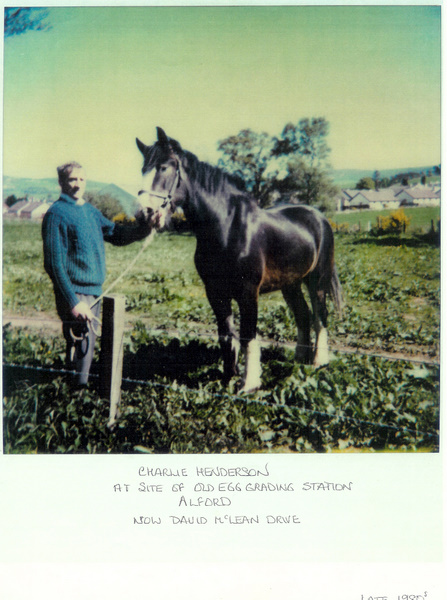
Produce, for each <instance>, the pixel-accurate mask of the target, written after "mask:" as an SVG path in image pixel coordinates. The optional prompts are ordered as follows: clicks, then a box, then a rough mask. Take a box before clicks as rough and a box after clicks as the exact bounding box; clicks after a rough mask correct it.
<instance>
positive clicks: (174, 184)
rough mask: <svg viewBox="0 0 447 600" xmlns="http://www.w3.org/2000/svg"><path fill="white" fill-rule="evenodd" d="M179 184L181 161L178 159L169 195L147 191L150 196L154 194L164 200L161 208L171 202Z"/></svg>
mask: <svg viewBox="0 0 447 600" xmlns="http://www.w3.org/2000/svg"><path fill="white" fill-rule="evenodd" d="M179 184H180V163H179V161H178V160H177V168H176V170H175V177H174V181H173V182H172V185H171V189H170V190H169V192H168V193H167V195H164V194H155V193H154V192H147V193H148V194H149V196H154V197H155V198H162V199H163V202H162V204H161V206H160V208H166V207H167V205H168V204H169V203H170V202H171V200H172V197H173V194H174V191H175V190H176V189H177V187H178V186H179Z"/></svg>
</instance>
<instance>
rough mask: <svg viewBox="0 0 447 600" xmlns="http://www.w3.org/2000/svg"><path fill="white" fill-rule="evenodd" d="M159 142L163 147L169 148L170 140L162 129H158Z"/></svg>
mask: <svg viewBox="0 0 447 600" xmlns="http://www.w3.org/2000/svg"><path fill="white" fill-rule="evenodd" d="M157 140H158V142H159V143H160V144H161V145H162V146H169V138H168V136H167V135H166V133H165V132H164V131H163V129H162V128H161V127H157Z"/></svg>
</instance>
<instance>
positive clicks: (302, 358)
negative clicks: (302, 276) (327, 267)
mask: <svg viewBox="0 0 447 600" xmlns="http://www.w3.org/2000/svg"><path fill="white" fill-rule="evenodd" d="M282 295H283V296H284V300H285V301H286V303H287V305H288V307H289V308H290V310H291V311H292V313H293V316H294V317H295V323H296V327H297V330H298V336H297V342H296V349H295V359H296V360H297V361H298V362H301V363H304V364H309V363H311V361H312V346H311V343H310V319H311V313H310V310H309V307H308V306H307V302H306V300H305V298H304V296H303V291H302V289H301V282H300V281H297V282H296V283H293V284H291V285H288V286H287V287H284V288H283V289H282Z"/></svg>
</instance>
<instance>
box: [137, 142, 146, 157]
mask: <svg viewBox="0 0 447 600" xmlns="http://www.w3.org/2000/svg"><path fill="white" fill-rule="evenodd" d="M135 141H136V142H137V146H138V149H139V151H140V152H141V154H142V155H143V156H144V155H145V154H146V148H147V146H146V144H143V142H140V140H139V139H138V138H136V140H135Z"/></svg>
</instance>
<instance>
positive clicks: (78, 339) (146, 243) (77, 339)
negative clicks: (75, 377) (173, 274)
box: [70, 229, 155, 360]
mask: <svg viewBox="0 0 447 600" xmlns="http://www.w3.org/2000/svg"><path fill="white" fill-rule="evenodd" d="M154 236H155V229H152V231H151V232H150V234H149V235H148V236H147V237H146V239H145V240H144V242H143V245H142V246H141V248H140V250H139V252H138V254H137V255H136V256H135V257H134V258H133V260H132V261H131V263H130V264H129V265H128V266H127V267H126V269H125V270H124V271H123V272H122V273H121V275H120V276H119V277H117V279H115V281H114V282H113V283H112V284H111V285H110V286H109V287H108V288H107V289H106V291H105V292H103V293H102V294H101V295H100V296H98V297H97V298H96V300H95V301H94V302H92V304H90V308H93V307H94V306H95V304H98V302H99V301H100V300H102V299H103V298H104V296H107V294H110V292H111V291H112V289H113V288H114V287H115V286H116V285H117V283H118V282H119V281H121V279H122V278H123V277H124V276H125V275H127V273H128V272H129V271H130V270H131V269H132V267H133V266H134V265H135V263H136V262H137V260H138V259H139V258H140V256H141V255H142V254H143V252H144V251H145V250H146V248H147V247H148V246H149V244H150V243H151V242H152V240H153V239H154ZM93 320H94V321H96V322H97V323H98V325H99V327H101V321H100V320H99V319H98V317H95V316H93ZM86 325H87V327H91V328H92V331H93V333H94V334H95V335H96V336H99V332H98V330H97V329H95V326H94V324H93V321H92V322H90V323H88V322H87V324H86ZM86 333H87V332H86ZM86 333H84V334H83V335H81V336H76V335H75V334H74V333H73V329H70V336H71V339H72V340H73V341H74V342H83V341H84V340H85V339H87V344H88V337H87V338H86ZM71 350H72V351H71V354H72V355H74V352H75V347H74V346H73V348H72V349H71ZM87 350H88V346H87ZM87 350H86V351H85V352H86V353H87ZM72 360H73V359H72Z"/></svg>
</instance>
